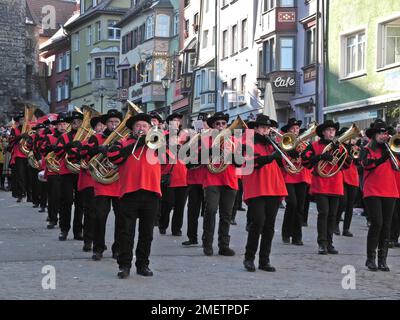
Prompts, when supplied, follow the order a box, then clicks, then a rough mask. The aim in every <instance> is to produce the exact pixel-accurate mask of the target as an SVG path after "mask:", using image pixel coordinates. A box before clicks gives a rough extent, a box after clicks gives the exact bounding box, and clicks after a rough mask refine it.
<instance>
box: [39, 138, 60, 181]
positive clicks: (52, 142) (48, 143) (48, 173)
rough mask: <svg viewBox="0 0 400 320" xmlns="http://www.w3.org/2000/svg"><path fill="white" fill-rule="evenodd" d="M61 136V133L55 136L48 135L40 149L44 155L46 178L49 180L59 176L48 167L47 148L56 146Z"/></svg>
mask: <svg viewBox="0 0 400 320" xmlns="http://www.w3.org/2000/svg"><path fill="white" fill-rule="evenodd" d="M59 136H60V134H59V132H58V131H57V132H55V133H54V134H47V135H46V136H45V138H44V140H43V143H42V145H41V147H40V152H41V153H42V156H43V163H42V165H44V166H45V177H46V178H47V177H48V176H55V175H58V173H57V172H52V171H50V170H49V168H48V167H47V163H46V160H45V158H46V156H47V154H48V153H49V152H47V151H46V148H47V147H49V146H51V145H55V144H56V143H57V141H58V138H59Z"/></svg>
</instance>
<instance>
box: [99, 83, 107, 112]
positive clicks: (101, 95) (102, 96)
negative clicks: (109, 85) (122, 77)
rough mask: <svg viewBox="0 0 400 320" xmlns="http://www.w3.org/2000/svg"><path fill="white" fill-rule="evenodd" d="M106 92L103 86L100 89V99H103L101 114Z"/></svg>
mask: <svg viewBox="0 0 400 320" xmlns="http://www.w3.org/2000/svg"><path fill="white" fill-rule="evenodd" d="M105 90H106V88H104V87H103V86H101V87H100V88H99V92H100V98H101V109H100V110H101V114H103V98H104V91H105Z"/></svg>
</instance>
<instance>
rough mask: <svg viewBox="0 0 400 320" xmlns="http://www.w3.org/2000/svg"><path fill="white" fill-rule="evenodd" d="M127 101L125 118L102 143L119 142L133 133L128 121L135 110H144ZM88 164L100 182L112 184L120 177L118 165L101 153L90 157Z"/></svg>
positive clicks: (94, 177) (139, 111)
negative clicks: (127, 125) (127, 124)
mask: <svg viewBox="0 0 400 320" xmlns="http://www.w3.org/2000/svg"><path fill="white" fill-rule="evenodd" d="M127 102H128V103H129V105H128V112H127V113H126V115H125V118H124V119H123V120H122V122H121V123H120V124H119V126H118V127H117V128H116V129H115V130H114V131H113V132H111V134H110V135H109V136H108V137H107V139H106V140H105V141H104V142H103V144H102V145H109V144H112V143H114V142H117V141H119V140H120V139H122V138H125V137H127V136H128V135H129V134H130V133H131V130H130V129H128V128H127V127H126V122H127V121H128V120H129V118H131V117H132V116H133V115H134V114H135V112H137V113H142V112H143V111H142V110H140V108H139V107H138V106H136V105H135V104H133V103H132V102H130V101H129V100H128V101H127ZM88 166H89V172H90V175H91V176H92V177H93V179H94V180H96V181H97V182H99V183H102V184H111V183H113V182H115V181H117V180H118V179H119V174H118V168H117V166H115V165H114V164H112V163H111V162H110V160H108V158H107V157H106V156H104V155H103V154H101V153H99V154H97V155H95V156H94V157H93V158H92V159H90V161H89V163H88Z"/></svg>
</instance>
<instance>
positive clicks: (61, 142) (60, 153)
mask: <svg viewBox="0 0 400 320" xmlns="http://www.w3.org/2000/svg"><path fill="white" fill-rule="evenodd" d="M75 134H76V131H72V130H71V131H70V132H66V133H64V134H62V135H61V137H60V138H59V139H58V141H57V148H58V150H57V151H55V152H54V153H55V155H56V157H57V158H58V159H60V172H59V174H60V175H66V174H72V173H71V171H69V169H68V168H67V167H66V165H65V156H66V145H67V144H68V143H70V142H72V141H73V140H74V137H75Z"/></svg>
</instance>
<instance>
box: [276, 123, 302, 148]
mask: <svg viewBox="0 0 400 320" xmlns="http://www.w3.org/2000/svg"><path fill="white" fill-rule="evenodd" d="M271 131H272V133H273V135H275V136H278V137H279V139H280V142H279V147H280V148H281V149H282V150H283V151H290V150H293V149H295V148H296V140H297V138H296V135H295V134H294V133H291V132H286V133H284V134H282V133H280V132H279V131H278V130H276V129H275V128H272V127H271Z"/></svg>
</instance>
